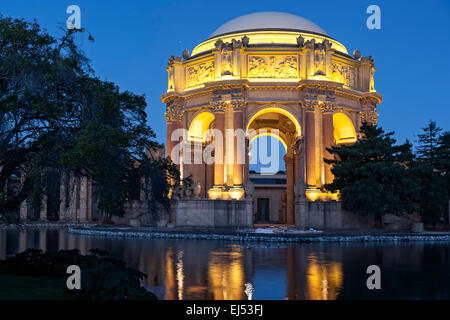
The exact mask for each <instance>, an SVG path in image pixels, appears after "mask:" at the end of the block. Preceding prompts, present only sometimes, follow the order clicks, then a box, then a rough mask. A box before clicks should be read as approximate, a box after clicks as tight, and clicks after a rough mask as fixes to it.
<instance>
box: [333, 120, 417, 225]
mask: <svg viewBox="0 0 450 320" xmlns="http://www.w3.org/2000/svg"><path fill="white" fill-rule="evenodd" d="M360 131H361V134H362V138H361V139H360V140H358V141H357V142H356V143H354V144H352V145H337V146H333V147H331V148H328V149H327V150H328V151H329V152H330V154H332V155H333V156H334V159H325V162H326V163H329V164H332V165H333V168H332V170H331V171H332V173H333V174H334V181H333V182H332V183H330V184H326V185H325V188H326V189H327V190H329V191H331V192H337V191H339V192H340V197H341V199H342V201H343V207H344V209H346V210H349V211H351V212H355V213H358V214H361V215H374V216H375V218H376V221H377V222H378V223H380V222H381V218H382V216H383V215H385V214H389V213H391V214H402V213H404V212H408V213H411V212H412V211H413V210H414V205H413V203H412V201H411V199H413V198H414V196H415V194H417V192H418V186H417V184H416V182H415V180H414V179H413V178H412V177H411V175H409V172H408V171H409V169H408V166H409V164H410V162H411V161H412V159H413V153H412V150H411V147H412V146H411V144H410V143H409V142H408V141H406V142H405V143H404V144H401V145H394V144H395V140H394V139H393V138H392V135H393V134H394V133H393V132H390V133H385V132H384V131H383V129H381V128H379V127H376V126H372V125H369V124H367V123H364V124H363V125H362V126H361V129H360Z"/></svg>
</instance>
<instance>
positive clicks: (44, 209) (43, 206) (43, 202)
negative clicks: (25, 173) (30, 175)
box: [39, 192, 48, 221]
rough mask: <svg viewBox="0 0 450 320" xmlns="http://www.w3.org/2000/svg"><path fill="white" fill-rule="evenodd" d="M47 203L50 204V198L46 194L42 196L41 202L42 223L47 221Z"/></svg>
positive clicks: (40, 217) (40, 216)
mask: <svg viewBox="0 0 450 320" xmlns="http://www.w3.org/2000/svg"><path fill="white" fill-rule="evenodd" d="M47 202H48V196H47V193H46V192H45V193H44V194H43V196H42V200H41V210H40V211H39V220H41V221H47Z"/></svg>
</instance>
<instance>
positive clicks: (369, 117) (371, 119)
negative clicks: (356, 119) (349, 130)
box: [359, 108, 378, 125]
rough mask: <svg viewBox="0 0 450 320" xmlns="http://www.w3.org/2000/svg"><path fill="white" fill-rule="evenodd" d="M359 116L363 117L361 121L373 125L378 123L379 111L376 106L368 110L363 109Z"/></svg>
mask: <svg viewBox="0 0 450 320" xmlns="http://www.w3.org/2000/svg"><path fill="white" fill-rule="evenodd" d="M359 116H360V118H361V122H367V123H369V124H371V125H376V124H377V120H378V113H377V112H376V109H375V108H374V109H372V110H368V111H361V112H360V114H359Z"/></svg>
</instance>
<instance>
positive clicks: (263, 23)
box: [210, 12, 328, 38]
mask: <svg viewBox="0 0 450 320" xmlns="http://www.w3.org/2000/svg"><path fill="white" fill-rule="evenodd" d="M253 30H295V31H303V32H307V33H314V34H321V35H324V36H328V34H327V33H326V32H325V30H323V29H322V28H321V27H319V26H318V25H316V24H315V23H313V22H311V21H309V20H308V19H305V18H302V17H299V16H296V15H293V14H289V13H284V12H256V13H251V14H246V15H244V16H240V17H237V18H235V19H233V20H231V21H228V22H227V23H225V24H223V25H222V26H220V27H219V28H218V29H216V31H214V32H213V33H212V34H211V36H210V38H213V37H217V36H220V35H224V34H230V33H237V32H242V31H253Z"/></svg>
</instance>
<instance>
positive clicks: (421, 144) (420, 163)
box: [412, 121, 449, 224]
mask: <svg viewBox="0 0 450 320" xmlns="http://www.w3.org/2000/svg"><path fill="white" fill-rule="evenodd" d="M422 130H423V132H422V134H419V135H418V137H419V140H418V147H417V155H418V156H417V159H416V161H414V163H413V166H412V173H413V175H414V177H415V178H416V179H417V182H418V184H419V186H420V193H419V195H418V197H417V198H416V202H417V203H418V211H419V213H420V214H421V216H422V220H423V221H424V222H425V223H431V224H435V223H437V222H439V221H441V220H442V218H443V217H444V213H446V212H447V210H448V199H449V184H448V173H447V172H448V163H449V144H448V137H447V138H446V134H443V135H442V136H440V135H439V132H440V131H441V130H442V129H441V128H439V127H438V126H437V125H436V123H435V122H434V121H430V122H429V123H428V125H427V126H426V127H424V128H422ZM447 136H448V133H447Z"/></svg>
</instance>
